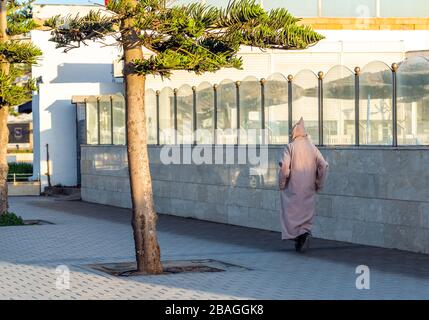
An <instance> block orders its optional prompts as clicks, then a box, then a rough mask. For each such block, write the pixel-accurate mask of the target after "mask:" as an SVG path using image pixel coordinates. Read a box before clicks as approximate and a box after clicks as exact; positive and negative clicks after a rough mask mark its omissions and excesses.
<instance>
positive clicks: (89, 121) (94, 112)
mask: <svg viewBox="0 0 429 320" xmlns="http://www.w3.org/2000/svg"><path fill="white" fill-rule="evenodd" d="M86 141H87V143H88V144H98V101H97V97H94V96H91V97H88V98H87V99H86Z"/></svg>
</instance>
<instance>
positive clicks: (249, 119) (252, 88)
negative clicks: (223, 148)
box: [239, 77, 262, 144]
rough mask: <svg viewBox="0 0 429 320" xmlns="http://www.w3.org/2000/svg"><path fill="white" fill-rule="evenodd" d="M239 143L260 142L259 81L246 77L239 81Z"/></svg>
mask: <svg viewBox="0 0 429 320" xmlns="http://www.w3.org/2000/svg"><path fill="white" fill-rule="evenodd" d="M239 89H240V144H260V143H261V136H260V135H261V127H262V122H261V121H262V117H261V83H260V81H259V80H258V79H257V78H255V77H247V78H245V79H244V80H243V81H241V83H240V87H239Z"/></svg>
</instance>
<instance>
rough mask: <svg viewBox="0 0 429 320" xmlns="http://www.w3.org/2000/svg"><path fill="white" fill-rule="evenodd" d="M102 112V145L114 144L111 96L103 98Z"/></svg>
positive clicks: (101, 102) (100, 104) (100, 105)
mask: <svg viewBox="0 0 429 320" xmlns="http://www.w3.org/2000/svg"><path fill="white" fill-rule="evenodd" d="M99 108H100V110H99V112H100V121H99V123H100V124H99V125H100V144H112V103H111V100H110V96H101V98H100V101H99Z"/></svg>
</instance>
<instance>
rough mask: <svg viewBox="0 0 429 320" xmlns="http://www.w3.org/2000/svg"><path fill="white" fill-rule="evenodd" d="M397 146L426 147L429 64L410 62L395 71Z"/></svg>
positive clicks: (428, 141) (422, 60)
mask: <svg viewBox="0 0 429 320" xmlns="http://www.w3.org/2000/svg"><path fill="white" fill-rule="evenodd" d="M397 121H398V144H403V145H429V61H428V60H426V59H425V58H422V57H416V58H411V59H408V60H405V61H404V62H403V63H401V64H400V66H399V68H398V71H397Z"/></svg>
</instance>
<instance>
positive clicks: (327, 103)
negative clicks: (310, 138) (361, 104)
mask: <svg viewBox="0 0 429 320" xmlns="http://www.w3.org/2000/svg"><path fill="white" fill-rule="evenodd" d="M355 142H356V141H355V75H354V73H353V71H351V70H350V69H348V68H347V67H344V66H335V67H333V68H331V69H330V70H329V71H328V73H327V74H326V76H325V77H324V79H323V143H324V144H326V145H351V144H355Z"/></svg>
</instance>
